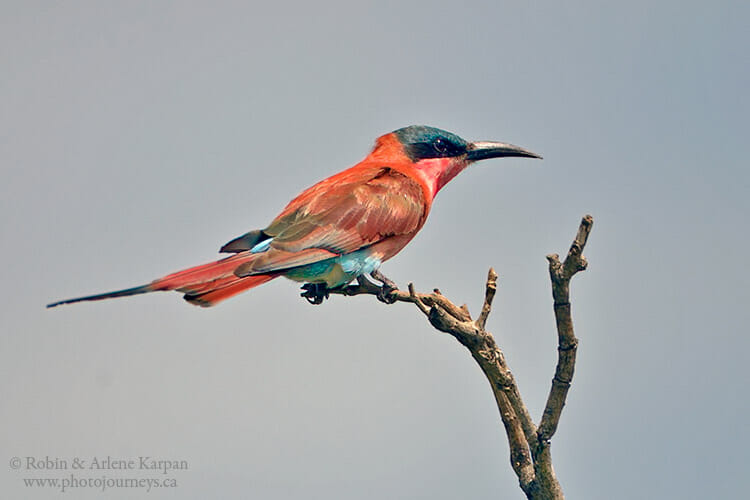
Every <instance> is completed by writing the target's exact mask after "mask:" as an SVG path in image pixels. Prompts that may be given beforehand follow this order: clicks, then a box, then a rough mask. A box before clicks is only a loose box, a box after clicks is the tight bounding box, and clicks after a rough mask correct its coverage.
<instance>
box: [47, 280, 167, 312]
mask: <svg viewBox="0 0 750 500" xmlns="http://www.w3.org/2000/svg"><path fill="white" fill-rule="evenodd" d="M153 291H154V289H153V288H151V285H143V286H135V287H133V288H126V289H125V290H117V291H115V292H106V293H98V294H96V295H87V296H86V297H77V298H75V299H66V300H59V301H57V302H53V303H51V304H47V307H57V306H61V305H63V304H74V303H76V302H84V301H88V300H103V299H114V298H115V297H127V296H128V295H138V294H140V293H148V292H153Z"/></svg>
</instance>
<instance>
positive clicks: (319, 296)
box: [300, 283, 329, 306]
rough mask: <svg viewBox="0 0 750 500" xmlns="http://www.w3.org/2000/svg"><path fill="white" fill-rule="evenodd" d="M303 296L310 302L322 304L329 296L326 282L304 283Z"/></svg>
mask: <svg viewBox="0 0 750 500" xmlns="http://www.w3.org/2000/svg"><path fill="white" fill-rule="evenodd" d="M302 290H304V292H302V293H301V294H300V296H301V297H304V298H305V299H307V301H308V302H309V303H310V304H313V305H316V306H317V305H320V304H322V303H323V301H324V300H326V299H327V298H328V296H329V293H328V288H327V287H326V284H325V283H305V284H304V285H302Z"/></svg>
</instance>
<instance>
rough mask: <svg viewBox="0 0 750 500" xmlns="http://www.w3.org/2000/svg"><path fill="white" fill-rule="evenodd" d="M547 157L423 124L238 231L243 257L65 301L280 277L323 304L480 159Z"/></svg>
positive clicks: (208, 300) (408, 233)
mask: <svg viewBox="0 0 750 500" xmlns="http://www.w3.org/2000/svg"><path fill="white" fill-rule="evenodd" d="M503 156H521V157H527V158H541V156H539V155H537V154H536V153H532V152H531V151H528V150H526V149H523V148H521V147H518V146H514V145H512V144H505V143H502V142H467V141H465V140H463V139H461V138H460V137H458V136H456V135H454V134H451V133H450V132H446V131H444V130H440V129H437V128H433V127H425V126H422V125H413V126H410V127H405V128H401V129H399V130H396V131H394V132H391V133H389V134H386V135H384V136H382V137H380V138H378V139H377V141H376V142H375V147H374V148H373V150H372V152H371V153H370V154H369V155H368V156H367V158H365V159H364V160H362V161H361V162H360V163H358V164H357V165H355V166H353V167H351V168H349V169H347V170H344V171H343V172H340V173H338V174H336V175H334V176H332V177H329V178H328V179H325V180H324V181H321V182H319V183H317V184H315V185H314V186H312V187H311V188H309V189H306V190H305V191H303V192H302V194H300V195H299V196H297V197H296V198H294V199H293V200H292V201H291V202H289V204H288V205H287V206H286V208H284V210H283V211H282V212H281V213H280V214H279V215H278V217H276V218H275V219H274V220H273V221H272V222H271V224H270V225H268V226H267V227H266V228H264V229H257V230H254V231H250V232H248V233H246V234H244V235H242V236H240V237H238V238H235V239H233V240H232V241H230V242H229V243H227V244H226V245H224V246H223V247H221V249H220V252H227V253H233V254H234V255H232V256H230V257H226V258H224V259H221V260H218V261H216V262H211V263H208V264H203V265H200V266H197V267H192V268H190V269H185V270H184V271H178V272H176V273H173V274H170V275H168V276H165V277H163V278H159V279H157V280H154V281H152V282H151V283H149V284H148V285H143V286H138V287H135V288H128V289H126V290H118V291H115V292H107V293H102V294H98V295H89V296H86V297H79V298H75V299H68V300H61V301H59V302H54V303H52V304H49V305H47V307H55V306H58V305H61V304H70V303H73V302H81V301H86V300H101V299H109V298H113V297H125V296H128V295H136V294H140V293H147V292H155V291H162V290H177V291H178V292H182V293H184V294H185V295H184V298H185V300H187V301H188V302H190V303H191V304H196V305H199V306H203V307H209V306H212V305H214V304H216V303H218V302H220V301H222V300H224V299H227V298H229V297H232V296H234V295H236V294H238V293H240V292H244V291H245V290H247V289H250V288H253V287H256V286H258V285H260V284H262V283H265V282H267V281H270V280H272V279H274V278H278V277H279V276H285V277H287V278H289V279H292V280H294V281H299V282H303V283H305V285H304V286H303V289H304V290H305V293H303V294H302V295H303V296H304V297H307V299H308V300H309V301H310V302H312V303H316V304H319V303H321V302H322V301H323V298H324V297H326V296H327V290H328V289H333V288H337V287H342V286H345V285H347V284H348V283H350V282H351V281H352V280H354V279H358V280H363V279H366V278H365V275H367V274H369V275H370V276H371V277H372V278H374V279H376V280H377V281H379V282H381V283H382V284H383V286H382V289H381V290H382V292H383V293H382V294H381V296H380V298H381V299H386V298H387V294H388V293H390V291H391V290H394V289H395V285H394V284H393V283H392V282H391V281H390V280H388V279H387V278H385V276H383V275H382V274H380V273H379V272H378V268H379V267H380V264H381V263H383V262H385V261H386V260H388V259H390V258H391V257H393V256H394V255H396V254H397V253H398V252H399V251H400V250H401V249H402V248H404V246H405V245H406V244H407V243H409V241H411V239H412V238H413V237H414V236H415V235H416V234H417V232H418V231H419V230H420V229H422V226H423V225H424V223H425V220H427V215H428V214H429V213H430V207H431V206H432V200H433V199H434V198H435V195H436V194H437V192H438V191H440V189H441V188H442V187H443V186H445V185H446V184H447V183H448V182H449V181H450V180H451V179H453V178H454V177H455V176H456V175H458V174H459V173H460V172H461V171H462V170H463V169H465V168H466V167H468V166H469V165H470V164H471V163H473V162H475V161H478V160H485V159H488V158H498V157H503Z"/></svg>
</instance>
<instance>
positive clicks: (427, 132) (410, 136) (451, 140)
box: [374, 125, 541, 197]
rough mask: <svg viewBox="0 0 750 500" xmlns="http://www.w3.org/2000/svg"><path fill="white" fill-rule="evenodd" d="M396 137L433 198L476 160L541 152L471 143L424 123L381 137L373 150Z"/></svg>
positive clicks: (483, 142)
mask: <svg viewBox="0 0 750 500" xmlns="http://www.w3.org/2000/svg"><path fill="white" fill-rule="evenodd" d="M394 139H395V142H397V143H398V146H400V149H401V151H400V153H401V154H402V155H404V156H406V158H408V161H409V162H410V164H411V168H412V169H413V171H414V173H415V174H417V175H418V176H419V177H420V178H421V179H422V180H423V181H424V182H425V184H426V185H427V187H428V188H429V189H430V191H431V193H432V196H433V197H434V196H435V194H436V193H437V192H438V191H439V190H440V189H441V188H442V187H443V186H445V185H446V184H447V183H448V182H449V181H450V180H451V179H453V178H454V177H455V176H456V175H458V174H459V173H460V172H461V171H462V170H463V169H465V168H466V167H468V166H469V165H471V164H472V163H474V162H476V161H480V160H487V159H490V158H502V157H505V156H519V157H525V158H541V156H540V155H538V154H536V153H532V152H531V151H529V150H527V149H524V148H522V147H519V146H514V145H513V144H506V143H504V142H490V141H478V142H469V141H466V140H464V139H462V138H460V137H459V136H457V135H456V134H452V133H450V132H446V131H445V130H440V129H438V128H434V127H426V126H424V125H411V126H409V127H404V128H400V129H398V130H395V131H393V132H391V133H390V134H387V135H385V136H383V137H381V138H380V139H378V144H377V145H376V149H375V151H374V152H377V150H378V148H379V146H380V145H382V146H385V145H386V144H388V143H393V142H394ZM388 149H390V148H388Z"/></svg>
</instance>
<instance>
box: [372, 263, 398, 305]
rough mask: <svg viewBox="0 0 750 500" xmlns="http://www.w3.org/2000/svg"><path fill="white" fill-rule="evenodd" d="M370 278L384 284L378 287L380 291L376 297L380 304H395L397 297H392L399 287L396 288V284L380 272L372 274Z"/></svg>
mask: <svg viewBox="0 0 750 500" xmlns="http://www.w3.org/2000/svg"><path fill="white" fill-rule="evenodd" d="M370 276H372V277H373V279H375V280H377V281H379V282H380V283H382V285H381V286H380V287H378V288H379V289H378V293H377V295H376V297H377V298H378V300H379V301H380V302H383V303H384V304H393V303H394V302H396V297H395V296H393V295H392V293H393V292H395V291H397V290H398V286H396V283H395V282H393V281H391V280H390V279H388V278H386V277H385V276H384V275H383V274H382V273H381V272H380V271H377V270H375V271H373V272H371V273H370Z"/></svg>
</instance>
